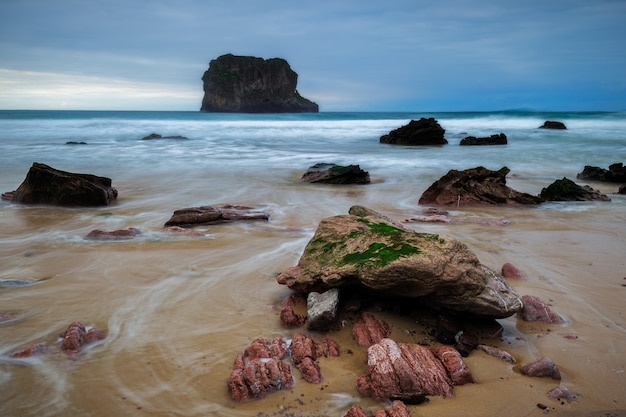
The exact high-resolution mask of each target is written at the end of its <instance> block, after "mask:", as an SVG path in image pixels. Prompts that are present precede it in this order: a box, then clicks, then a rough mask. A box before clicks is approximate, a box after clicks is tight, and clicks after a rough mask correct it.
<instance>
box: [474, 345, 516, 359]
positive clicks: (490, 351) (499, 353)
mask: <svg viewBox="0 0 626 417" xmlns="http://www.w3.org/2000/svg"><path fill="white" fill-rule="evenodd" d="M477 348H478V349H480V350H482V351H483V352H485V353H486V354H487V355H490V356H493V357H494V358H498V359H500V360H501V361H505V362H508V363H515V362H517V361H516V360H515V358H514V357H513V355H511V354H510V353H509V352H506V351H504V350H501V349H498V348H495V347H492V346H487V345H478V346H477Z"/></svg>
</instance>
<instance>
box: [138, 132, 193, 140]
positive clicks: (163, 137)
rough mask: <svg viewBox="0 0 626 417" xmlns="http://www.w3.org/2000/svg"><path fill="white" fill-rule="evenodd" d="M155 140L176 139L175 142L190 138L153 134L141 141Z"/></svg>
mask: <svg viewBox="0 0 626 417" xmlns="http://www.w3.org/2000/svg"><path fill="white" fill-rule="evenodd" d="M154 139H175V140H186V139H188V138H186V137H185V136H180V135H176V136H162V135H160V134H158V133H151V134H149V135H148V136H144V137H143V138H141V140H154Z"/></svg>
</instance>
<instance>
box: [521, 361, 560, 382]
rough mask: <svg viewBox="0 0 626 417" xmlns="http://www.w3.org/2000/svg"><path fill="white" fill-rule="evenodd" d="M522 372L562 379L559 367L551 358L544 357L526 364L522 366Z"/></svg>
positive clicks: (528, 374)
mask: <svg viewBox="0 0 626 417" xmlns="http://www.w3.org/2000/svg"><path fill="white" fill-rule="evenodd" d="M520 372H521V373H522V374H524V375H526V376H533V377H539V378H552V379H559V380H560V379H561V372H560V371H559V368H557V366H556V364H555V363H554V361H553V360H552V359H550V358H542V359H539V360H537V361H535V362H532V363H529V364H526V365H524V366H522V367H521V368H520Z"/></svg>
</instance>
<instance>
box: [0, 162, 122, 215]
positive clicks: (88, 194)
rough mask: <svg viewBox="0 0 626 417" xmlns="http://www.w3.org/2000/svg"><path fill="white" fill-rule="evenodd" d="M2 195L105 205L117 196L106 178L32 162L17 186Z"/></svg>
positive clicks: (25, 200) (31, 201)
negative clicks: (23, 178)
mask: <svg viewBox="0 0 626 417" xmlns="http://www.w3.org/2000/svg"><path fill="white" fill-rule="evenodd" d="M2 198H3V199H5V200H10V201H13V202H14V203H23V204H50V205H56V206H106V205H109V204H110V203H112V202H113V201H114V200H115V199H116V198H117V190H116V189H115V188H113V187H111V179H109V178H106V177H98V176H95V175H91V174H75V173H71V172H65V171H60V170H58V169H54V168H52V167H49V166H48V165H45V164H41V163H38V162H34V163H33V165H32V166H31V168H30V170H29V171H28V174H26V179H25V180H24V181H23V182H22V184H20V186H19V187H18V188H17V190H15V191H11V192H8V193H4V194H2Z"/></svg>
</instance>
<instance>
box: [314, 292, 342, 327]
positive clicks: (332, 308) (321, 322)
mask: <svg viewBox="0 0 626 417" xmlns="http://www.w3.org/2000/svg"><path fill="white" fill-rule="evenodd" d="M338 307H339V290H338V289H337V288H333V289H330V290H328V291H326V292H324V293H321V294H320V293H317V292H310V293H309V295H308V297H307V317H308V328H309V329H310V330H327V329H329V328H330V327H331V326H332V325H333V324H335V321H336V320H337V311H338Z"/></svg>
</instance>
